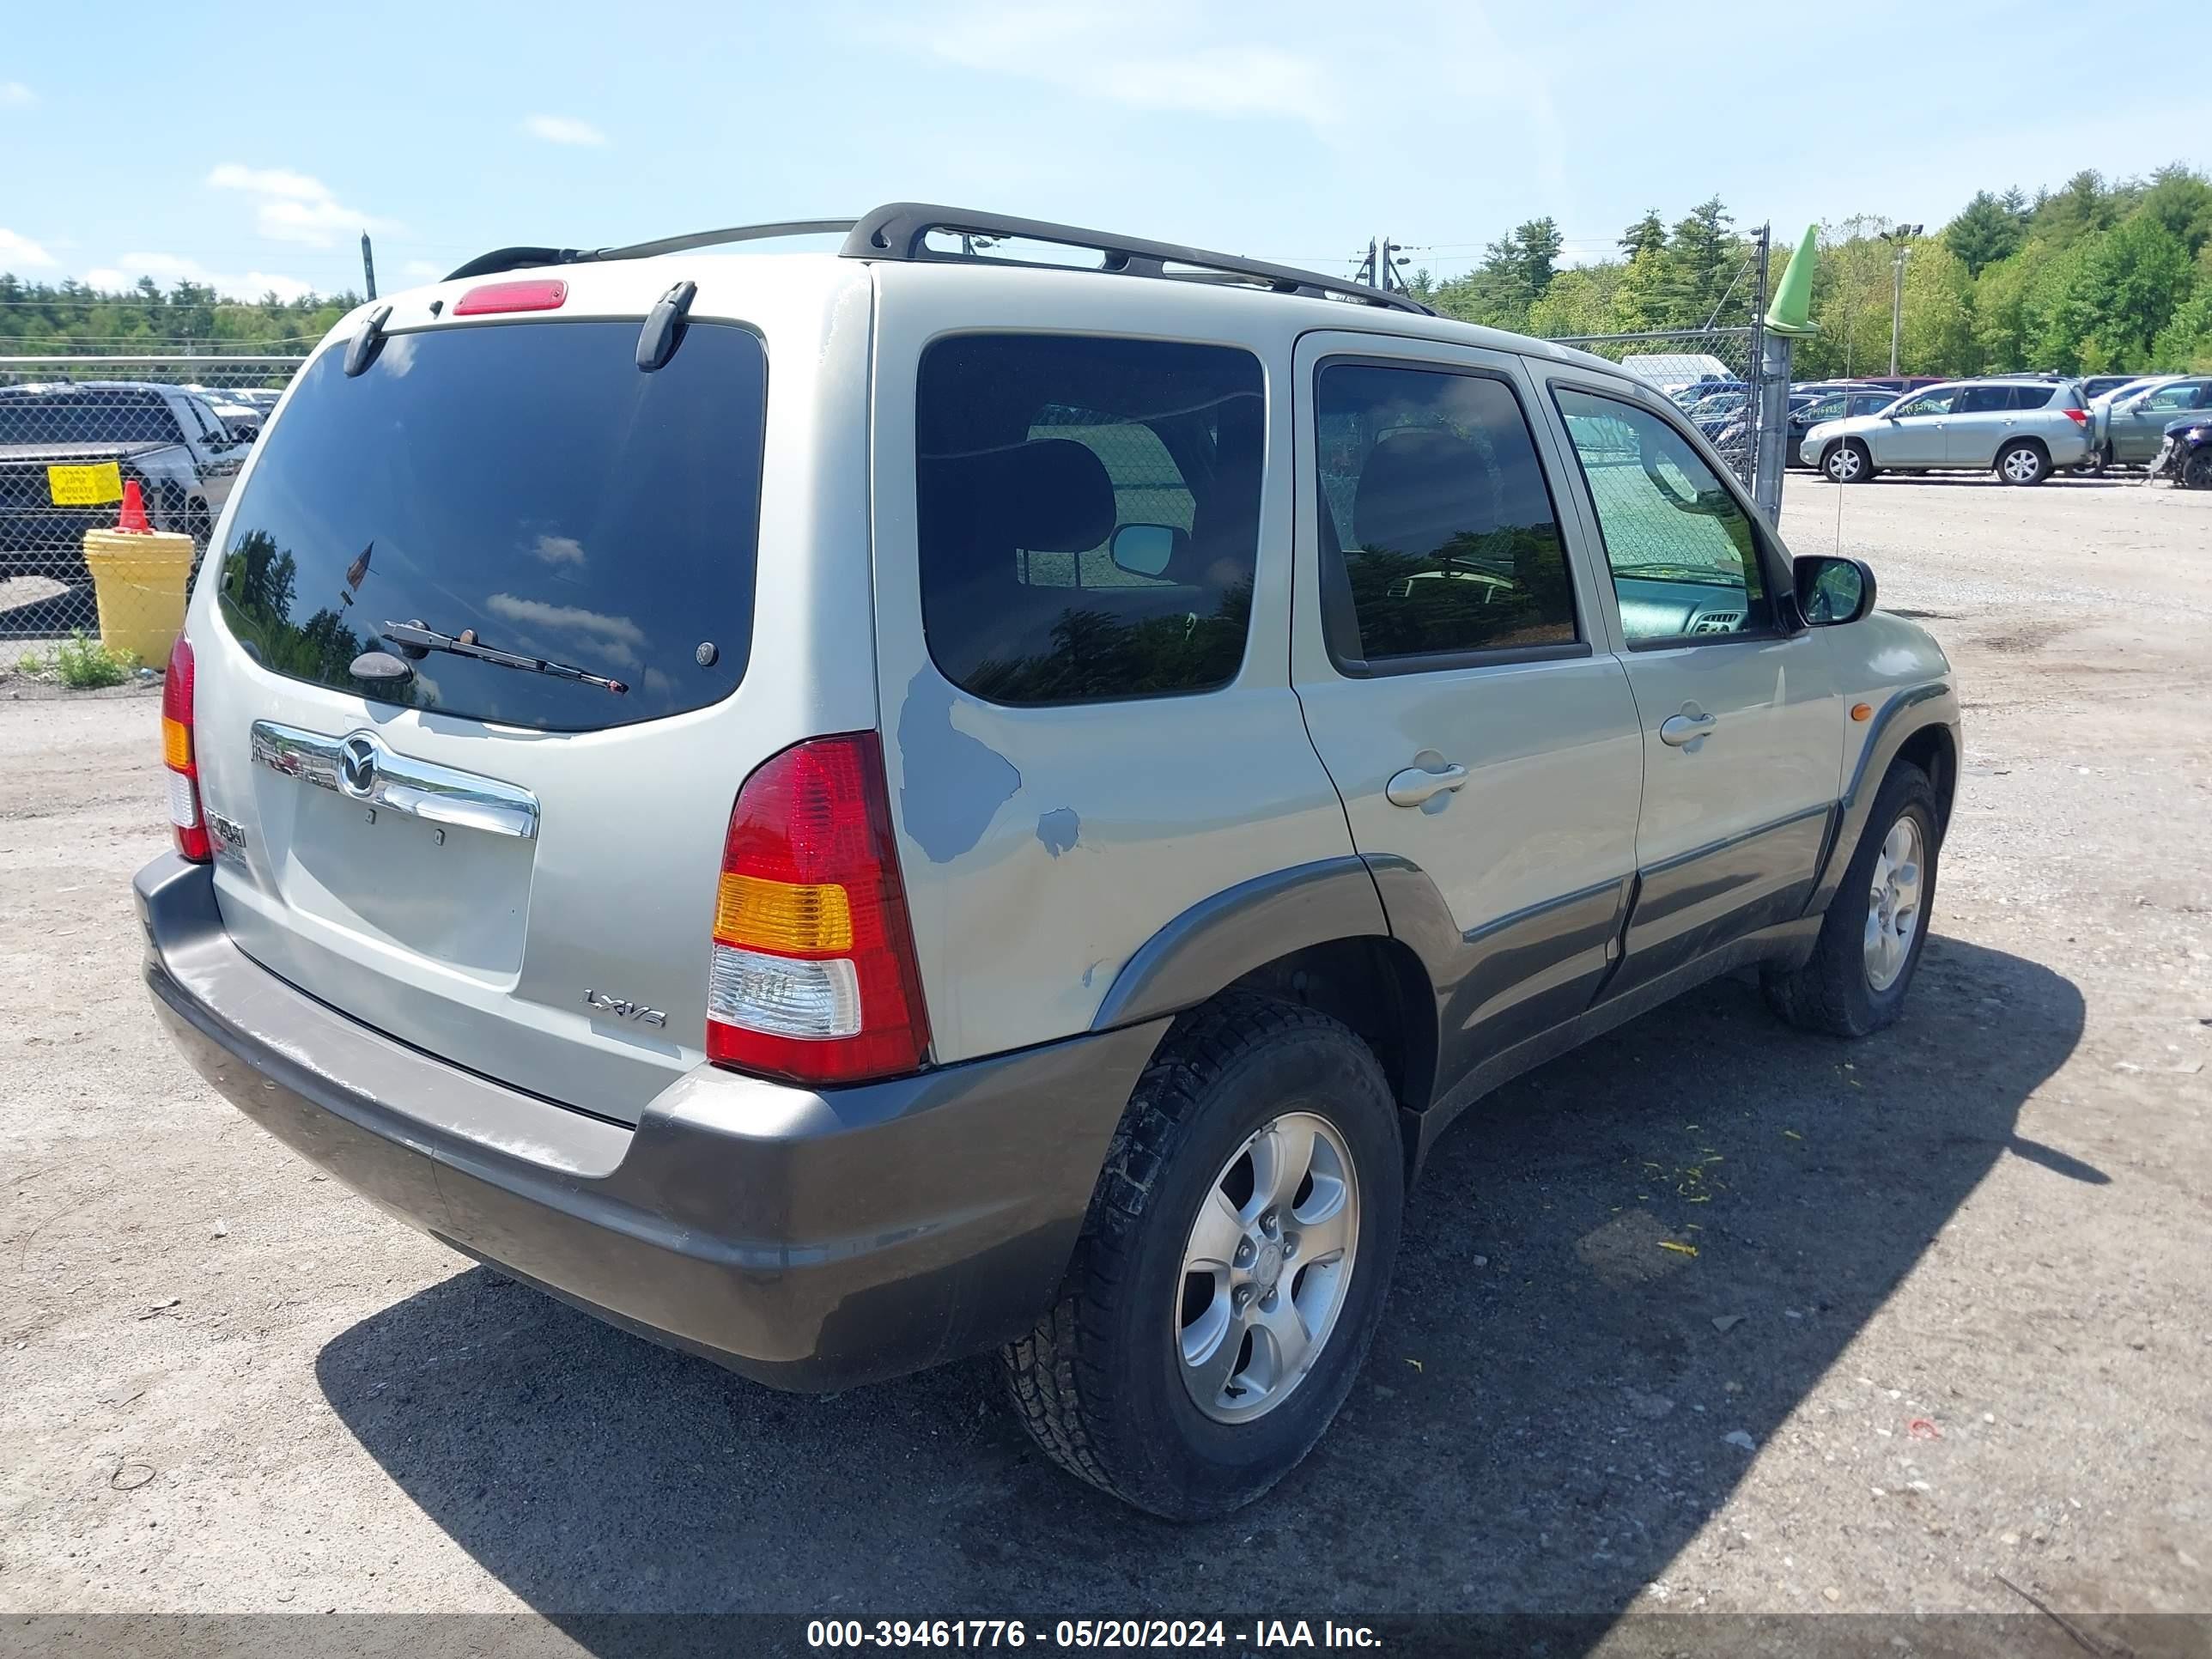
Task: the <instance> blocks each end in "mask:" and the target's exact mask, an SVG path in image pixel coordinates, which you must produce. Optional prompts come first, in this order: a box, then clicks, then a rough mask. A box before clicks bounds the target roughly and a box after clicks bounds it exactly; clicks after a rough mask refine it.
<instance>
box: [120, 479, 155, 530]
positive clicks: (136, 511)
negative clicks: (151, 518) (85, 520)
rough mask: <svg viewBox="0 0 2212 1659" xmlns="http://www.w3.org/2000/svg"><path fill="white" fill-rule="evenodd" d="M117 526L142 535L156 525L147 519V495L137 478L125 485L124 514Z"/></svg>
mask: <svg viewBox="0 0 2212 1659" xmlns="http://www.w3.org/2000/svg"><path fill="white" fill-rule="evenodd" d="M115 527H116V528H117V529H118V530H125V531H129V532H131V533H132V534H134V535H140V536H143V535H144V534H145V533H146V532H149V531H150V530H151V529H153V527H154V526H152V525H150V524H149V523H148V522H147V521H146V497H145V496H144V495H143V494H141V493H140V491H139V489H138V480H137V479H136V478H133V479H131V481H130V482H129V483H125V485H124V486H123V513H122V516H121V517H119V518H118V519H117V520H116V521H115Z"/></svg>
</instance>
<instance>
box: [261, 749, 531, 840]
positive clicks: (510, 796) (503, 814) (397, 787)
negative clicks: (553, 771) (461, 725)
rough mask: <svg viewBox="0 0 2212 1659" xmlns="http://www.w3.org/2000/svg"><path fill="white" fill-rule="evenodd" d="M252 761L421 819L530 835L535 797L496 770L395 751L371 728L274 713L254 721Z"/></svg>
mask: <svg viewBox="0 0 2212 1659" xmlns="http://www.w3.org/2000/svg"><path fill="white" fill-rule="evenodd" d="M253 761H254V764H255V765H257V766H265V767H267V768H268V769H270V771H272V772H275V773H276V774H278V775H281V776H283V777H288V778H299V779H301V780H303V781H306V782H308V783H312V784H313V785H314V786H315V787H317V788H319V789H327V790H329V791H330V792H331V793H333V794H337V795H344V796H346V797H347V798H349V799H353V800H357V801H360V802H362V803H363V804H364V805H368V806H376V807H383V808H385V809H386V810H387V811H393V812H400V813H404V814H405V815H406V816H407V817H412V818H420V819H422V822H423V823H436V824H449V825H452V826H453V827H454V828H456V829H481V830H483V832H484V833H485V834H486V835H492V836H514V837H515V838H516V839H517V840H519V841H533V840H535V839H536V838H537V836H538V797H537V796H535V795H533V794H532V793H530V792H529V791H528V790H527V789H523V788H520V787H516V786H515V785H513V784H511V783H501V782H500V781H498V780H497V779H496V778H486V777H479V776H478V775H477V774H476V773H474V772H463V771H459V770H457V769H454V768H453V767H450V766H439V765H436V764H435V763H432V762H429V761H422V760H415V759H412V758H410V757H408V756H405V755H398V754H394V753H393V752H392V750H391V749H390V748H388V747H387V746H386V744H385V743H384V740H383V739H382V738H379V737H378V736H377V735H376V734H375V733H374V732H351V733H349V734H348V735H347V736H345V737H343V738H326V737H325V736H323V735H322V734H321V733H320V732H303V731H301V729H300V728H299V727H298V726H280V725H278V724H277V723H276V721H275V720H256V721H254V722H253Z"/></svg>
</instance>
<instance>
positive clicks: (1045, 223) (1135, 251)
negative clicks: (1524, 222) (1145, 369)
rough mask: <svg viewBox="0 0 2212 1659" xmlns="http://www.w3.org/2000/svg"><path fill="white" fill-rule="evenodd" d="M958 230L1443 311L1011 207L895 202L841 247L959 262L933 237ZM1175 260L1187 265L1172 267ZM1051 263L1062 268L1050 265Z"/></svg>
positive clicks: (1151, 266) (1142, 264)
mask: <svg viewBox="0 0 2212 1659" xmlns="http://www.w3.org/2000/svg"><path fill="white" fill-rule="evenodd" d="M935 230H941V231H947V232H950V233H951V234H954V235H967V236H990V237H1008V236H1015V237H1020V238H1021V239H1022V240H1025V241H1031V242H1048V243H1051V244H1052V245H1053V246H1056V247H1073V248H1087V249H1089V250H1091V251H1092V252H1097V253H1099V254H1102V255H1103V256H1104V258H1105V264H1104V265H1103V269H1104V270H1109V271H1113V272H1115V273H1117V274H1120V275H1123V276H1165V277H1168V278H1170V280H1188V279H1189V278H1192V277H1196V278H1198V279H1199V280H1201V281H1204V280H1212V281H1221V280H1224V279H1226V280H1230V281H1236V282H1256V283H1265V284H1266V285H1267V287H1268V288H1269V289H1273V291H1274V292H1276V293H1278V294H1302V295H1307V296H1309V297H1315V298H1334V299H1342V300H1351V301H1356V302H1358V304H1361V305H1370V306H1385V307H1389V308H1390V309H1392V310H1394V311H1410V312H1413V313H1417V314H1419V315H1420V316H1424V317H1430V316H1434V315H1435V314H1436V313H1434V312H1432V311H1431V310H1430V309H1429V307H1426V306H1425V305H1423V304H1422V303H1421V302H1420V301H1419V300H1416V299H1415V298H1413V295H1410V294H1396V293H1391V292H1388V291H1386V290H1384V289H1379V288H1370V287H1368V286H1367V285H1366V284H1365V283H1357V282H1353V281H1352V280H1351V279H1350V278H1349V277H1338V276H1325V275H1323V274H1322V272H1320V271H1317V270H1300V269H1299V268H1298V267H1297V266H1296V265H1278V264H1269V263H1268V262H1267V261H1266V260H1264V259H1248V258H1244V257H1243V256H1242V255H1241V254H1235V253H1216V252H1212V251H1210V250H1208V249H1206V248H1202V247H1185V246H1182V244H1181V243H1178V242H1153V241H1147V240H1144V239H1143V238H1140V237H1135V236H1116V235H1114V234H1110V233H1109V232H1106V231H1101V230H1085V229H1082V228H1079V227H1078V226H1075V225H1062V224H1054V223H1053V222H1051V221H1050V220H1046V219H1017V218H1012V217H1010V216H1006V215H1005V214H997V213H977V212H975V211H974V210H971V209H968V208H954V207H940V206H939V205H937V204H934V203H930V202H892V203H890V204H886V205H885V206H883V207H879V208H878V209H876V210H875V211H873V212H872V213H869V214H866V215H865V216H863V217H862V218H861V219H860V221H859V222H858V223H856V224H854V227H853V228H852V233H851V234H849V235H848V236H847V237H846V238H845V246H843V247H842V248H840V249H839V250H838V252H841V253H842V254H843V255H844V256H845V257H846V258H848V259H905V260H913V261H916V262H921V261H939V260H941V261H948V262H951V263H953V264H958V263H960V262H962V261H963V260H966V259H969V258H975V257H977V256H975V255H972V254H969V253H955V252H950V251H949V250H947V251H940V250H938V249H935V248H933V247H931V246H929V244H928V238H929V234H930V233H931V232H932V231H935ZM1000 263H1001V264H1037V263H1038V262H1036V261H1034V260H1016V259H1007V260H1001V261H1000ZM1170 264H1175V265H1182V266H1186V267H1188V270H1179V271H1171V270H1167V269H1166V267H1167V266H1169V265H1170ZM1046 268H1047V269H1055V270H1056V269H1060V267H1057V266H1048V267H1046Z"/></svg>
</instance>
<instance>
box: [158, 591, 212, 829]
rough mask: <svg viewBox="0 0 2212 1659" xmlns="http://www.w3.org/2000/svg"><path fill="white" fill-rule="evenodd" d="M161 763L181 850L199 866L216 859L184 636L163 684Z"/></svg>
mask: <svg viewBox="0 0 2212 1659" xmlns="http://www.w3.org/2000/svg"><path fill="white" fill-rule="evenodd" d="M161 763H162V764H163V765H164V766H166V767H167V768H168V769H169V823H171V824H172V825H173V827H174V828H175V829H176V832H177V850H178V851H179V853H182V854H184V855H185V857H186V858H188V859H191V860H193V861H194V862H196V863H199V864H207V863H210V862H211V861H212V860H214V858H215V848H213V847H212V846H211V845H210V843H209V842H208V832H207V821H206V820H205V819H204V817H201V815H200V769H199V761H198V757H197V756H196V755H194V754H193V752H192V642H191V641H190V640H188V639H186V638H185V636H184V635H181V634H179V635H177V642H176V644H175V645H173V646H172V647H170V648H169V671H168V673H167V676H166V677H165V678H163V679H162V681H161Z"/></svg>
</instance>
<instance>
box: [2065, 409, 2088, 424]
mask: <svg viewBox="0 0 2212 1659" xmlns="http://www.w3.org/2000/svg"><path fill="white" fill-rule="evenodd" d="M2066 418H2067V419H2068V420H2069V421H2071V422H2074V424H2075V425H2076V426H2087V425H2088V424H2089V411H2088V410H2086V409H2069V410H2067V411H2066Z"/></svg>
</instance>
